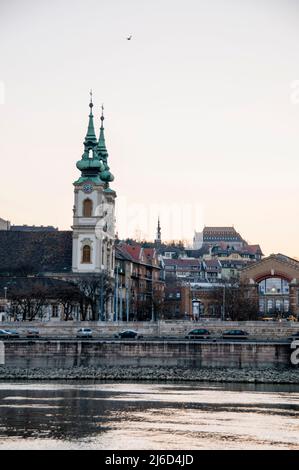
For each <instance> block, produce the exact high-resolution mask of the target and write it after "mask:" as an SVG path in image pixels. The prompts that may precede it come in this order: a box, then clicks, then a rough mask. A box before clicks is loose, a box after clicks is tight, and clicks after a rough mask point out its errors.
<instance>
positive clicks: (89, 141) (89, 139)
mask: <svg viewBox="0 0 299 470" xmlns="http://www.w3.org/2000/svg"><path fill="white" fill-rule="evenodd" d="M89 108H90V112H89V121H88V128H87V134H86V136H85V141H84V147H85V150H91V149H93V148H94V147H95V146H96V144H97V138H96V133H95V130H94V124H93V114H92V108H93V102H92V90H90V102H89Z"/></svg>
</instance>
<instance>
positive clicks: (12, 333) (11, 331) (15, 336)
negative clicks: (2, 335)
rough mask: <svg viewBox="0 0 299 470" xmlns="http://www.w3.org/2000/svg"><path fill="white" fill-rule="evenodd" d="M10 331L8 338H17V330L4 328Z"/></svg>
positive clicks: (18, 335) (18, 334)
mask: <svg viewBox="0 0 299 470" xmlns="http://www.w3.org/2000/svg"><path fill="white" fill-rule="evenodd" d="M5 331H8V332H9V333H10V338H19V337H20V333H19V332H18V331H17V330H5Z"/></svg>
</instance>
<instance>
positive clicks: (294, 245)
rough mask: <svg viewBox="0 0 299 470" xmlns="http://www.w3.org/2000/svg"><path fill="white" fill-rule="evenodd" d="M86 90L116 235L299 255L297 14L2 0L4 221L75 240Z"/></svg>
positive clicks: (233, 4)
mask: <svg viewBox="0 0 299 470" xmlns="http://www.w3.org/2000/svg"><path fill="white" fill-rule="evenodd" d="M129 35H132V39H131V41H128V40H127V39H126V37H127V36H129ZM90 89H92V90H93V100H94V115H95V124H96V128H97V131H98V129H99V126H100V120H99V117H100V107H101V105H102V103H104V108H105V136H106V144H107V148H108V152H109V164H110V170H111V172H112V173H113V174H114V176H115V181H114V182H113V183H112V184H111V187H112V188H113V189H115V190H116V192H117V196H118V197H117V218H116V224H117V231H118V234H119V236H120V237H127V236H136V237H139V238H147V239H153V238H154V237H155V228H156V225H157V218H158V216H160V220H161V227H162V239H164V240H167V239H181V238H184V239H186V240H191V239H192V237H193V233H194V230H197V231H200V230H202V228H203V226H232V225H233V226H234V227H235V228H236V230H237V231H239V232H240V233H241V235H242V236H243V238H244V239H246V240H247V241H248V242H249V243H254V244H256V243H259V244H260V245H261V247H262V250H263V252H264V254H265V255H268V254H271V253H278V252H280V253H284V254H286V255H289V256H292V257H299V204H298V201H299V183H298V178H299V4H298V1H297V0H243V1H242V2H240V0H185V1H184V2H182V1H178V0H151V1H145V0H143V1H140V0H139V1H138V0H52V1H51V2H49V1H48V0H26V2H24V1H21V0H0V162H1V189H0V217H1V218H3V219H8V220H10V221H11V222H12V223H13V224H28V225H54V226H57V227H59V229H61V230H69V229H70V227H71V225H72V207H73V185H72V184H73V182H74V181H75V180H76V179H77V178H78V176H79V171H78V170H77V169H76V161H78V160H79V159H80V158H81V155H82V153H83V140H84V137H85V134H86V129H87V123H88V113H89V108H88V103H89V91H90Z"/></svg>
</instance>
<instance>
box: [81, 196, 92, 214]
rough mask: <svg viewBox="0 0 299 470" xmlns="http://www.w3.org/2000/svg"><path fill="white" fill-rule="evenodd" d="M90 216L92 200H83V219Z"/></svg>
mask: <svg viewBox="0 0 299 470" xmlns="http://www.w3.org/2000/svg"><path fill="white" fill-rule="evenodd" d="M91 216H92V200H91V199H84V201H83V217H91Z"/></svg>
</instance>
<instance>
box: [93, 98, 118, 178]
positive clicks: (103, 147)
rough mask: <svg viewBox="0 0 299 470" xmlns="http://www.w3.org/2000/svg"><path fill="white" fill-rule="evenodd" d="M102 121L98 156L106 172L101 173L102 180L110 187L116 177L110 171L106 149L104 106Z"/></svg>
mask: <svg viewBox="0 0 299 470" xmlns="http://www.w3.org/2000/svg"><path fill="white" fill-rule="evenodd" d="M100 119H101V127H100V135H99V141H98V145H97V154H98V158H99V159H100V160H101V162H102V163H103V165H104V171H102V172H101V179H102V180H103V181H105V182H106V183H107V184H108V185H109V182H110V181H113V180H114V176H113V175H112V173H111V172H110V171H109V170H110V168H109V166H108V152H107V148H106V142H105V135H104V119H105V118H104V106H103V105H102V114H101V118H100Z"/></svg>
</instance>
